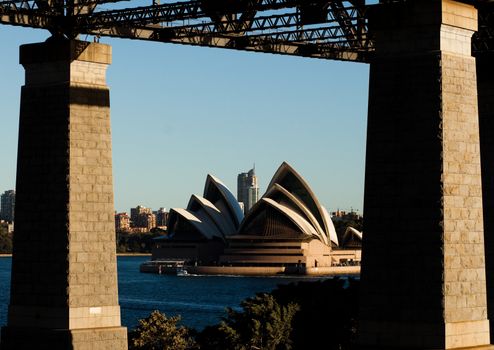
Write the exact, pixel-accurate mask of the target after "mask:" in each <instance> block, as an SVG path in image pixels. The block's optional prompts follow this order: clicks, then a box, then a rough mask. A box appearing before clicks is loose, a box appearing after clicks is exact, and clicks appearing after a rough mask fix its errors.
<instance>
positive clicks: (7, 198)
mask: <svg viewBox="0 0 494 350" xmlns="http://www.w3.org/2000/svg"><path fill="white" fill-rule="evenodd" d="M14 211H15V191H14V190H8V191H5V192H4V193H3V194H2V195H1V196H0V219H1V220H5V221H8V222H13V221H14Z"/></svg>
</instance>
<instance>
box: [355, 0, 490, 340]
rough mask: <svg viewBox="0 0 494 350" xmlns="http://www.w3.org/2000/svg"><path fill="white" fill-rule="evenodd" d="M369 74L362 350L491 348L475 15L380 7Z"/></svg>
mask: <svg viewBox="0 0 494 350" xmlns="http://www.w3.org/2000/svg"><path fill="white" fill-rule="evenodd" d="M369 25H370V30H371V33H373V35H374V39H375V43H376V54H375V57H374V59H373V61H372V62H371V67H370V90H369V116H368V133H367V158H366V176H365V196H364V212H365V224H364V225H365V227H364V232H365V234H364V242H363V252H362V254H363V256H362V275H361V281H362V298H361V314H360V335H359V340H358V344H359V346H360V347H361V348H362V349H367V348H369V349H400V348H402V349H405V348H406V349H456V348H462V347H478V348H482V347H484V346H485V347H489V345H488V344H489V343H490V339H489V321H488V317H487V306H486V278H485V262H484V232H483V217H482V187H481V170H480V150H479V121H478V108H477V80H476V67H475V59H474V58H473V57H472V56H471V37H472V35H473V33H474V32H475V31H476V30H477V11H476V9H475V8H474V7H473V6H471V5H468V4H465V3H462V2H459V1H458V2H457V1H451V0H415V1H408V2H406V3H400V4H389V5H379V6H377V7H375V8H374V10H371V13H370V18H369Z"/></svg>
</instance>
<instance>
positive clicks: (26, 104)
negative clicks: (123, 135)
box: [0, 39, 127, 350]
mask: <svg viewBox="0 0 494 350" xmlns="http://www.w3.org/2000/svg"><path fill="white" fill-rule="evenodd" d="M20 62H21V64H22V65H23V66H24V68H25V70H26V76H25V77H26V82H25V85H24V86H23V87H22V93H21V112H20V126H19V150H18V161H17V184H16V190H17V198H16V232H15V237H14V254H13V260H12V283H11V296H10V305H9V314H8V324H7V326H6V327H4V328H3V329H2V338H1V339H2V343H1V345H0V347H1V349H2V350H6V349H34V348H43V349H126V348H127V333H126V329H125V328H124V327H121V323H120V307H119V305H118V291H117V270H116V254H115V231H114V230H115V226H114V217H113V215H114V205H113V180H112V157H111V134H110V104H109V89H108V87H107V85H106V68H107V66H108V65H109V64H110V63H111V48H110V47H109V46H107V45H101V44H96V43H87V42H82V41H76V40H72V41H69V40H66V41H64V40H53V39H49V40H48V41H47V42H45V43H39V44H30V45H23V46H21V49H20Z"/></svg>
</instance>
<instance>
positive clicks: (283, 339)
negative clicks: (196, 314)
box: [129, 278, 360, 350]
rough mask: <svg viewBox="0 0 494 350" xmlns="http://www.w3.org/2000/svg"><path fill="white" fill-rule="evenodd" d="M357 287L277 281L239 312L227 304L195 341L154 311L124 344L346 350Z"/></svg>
mask: <svg viewBox="0 0 494 350" xmlns="http://www.w3.org/2000/svg"><path fill="white" fill-rule="evenodd" d="M359 287H360V283H359V280H354V279H348V280H347V279H338V278H334V279H326V280H319V281H311V282H298V283H291V284H288V285H280V286H278V287H277V288H276V289H275V290H273V291H272V292H271V293H270V294H258V295H256V296H255V297H253V298H249V299H246V300H244V301H243V302H242V303H241V304H240V306H241V310H239V311H237V310H233V309H231V308H228V309H227V315H226V317H224V318H223V320H222V322H220V323H219V324H217V325H213V326H208V327H206V328H204V330H203V331H202V332H200V333H197V335H196V337H195V341H196V343H194V342H193V341H192V340H191V337H192V336H193V335H194V333H191V331H189V330H187V329H183V327H181V328H177V322H178V320H179V318H178V317H172V318H168V319H167V318H166V317H165V316H164V315H162V314H160V313H159V312H154V313H153V314H151V316H150V317H149V318H147V319H145V320H141V321H140V325H139V327H138V329H136V331H134V332H133V334H135V335H136V336H131V337H129V341H130V342H131V346H130V347H129V349H131V350H132V349H150V350H153V349H174V350H175V349H176V350H182V349H189V350H198V349H200V350H290V349H291V350H307V349H310V350H319V349H321V350H323V349H324V350H348V349H351V348H352V347H351V345H352V342H353V341H354V340H355V336H356V332H357V327H356V325H357V322H356V320H357V317H358V305H359V303H358V297H359ZM176 332H179V334H178V335H177V333H176ZM137 335H139V336H138V337H137ZM138 346H139V347H138Z"/></svg>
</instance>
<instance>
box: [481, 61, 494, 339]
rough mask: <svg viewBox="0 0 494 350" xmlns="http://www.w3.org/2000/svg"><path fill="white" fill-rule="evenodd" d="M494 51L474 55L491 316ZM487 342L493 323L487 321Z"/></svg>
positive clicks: (493, 303) (492, 312)
mask: <svg viewBox="0 0 494 350" xmlns="http://www.w3.org/2000/svg"><path fill="white" fill-rule="evenodd" d="M493 62H494V54H493V53H483V54H481V55H479V56H477V75H478V81H477V86H478V95H479V98H478V101H479V124H480V155H481V160H482V162H481V164H482V192H483V194H482V201H483V209H484V231H485V265H486V266H485V267H486V280H487V306H488V308H487V311H488V315H489V319H493V318H494V152H493V150H494V66H493V64H492V63H493ZM490 329H491V343H494V337H493V335H494V323H493V322H491V325H490Z"/></svg>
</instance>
